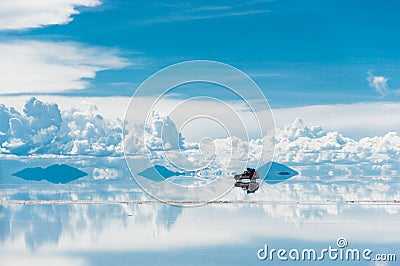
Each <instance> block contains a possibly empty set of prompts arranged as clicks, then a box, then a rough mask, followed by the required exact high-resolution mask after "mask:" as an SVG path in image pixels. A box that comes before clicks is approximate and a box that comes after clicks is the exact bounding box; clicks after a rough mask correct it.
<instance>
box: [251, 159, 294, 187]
mask: <svg viewBox="0 0 400 266" xmlns="http://www.w3.org/2000/svg"><path fill="white" fill-rule="evenodd" d="M257 171H258V175H259V176H260V178H261V180H262V179H264V182H266V183H267V184H276V183H280V182H283V181H285V180H287V179H289V178H292V177H293V176H296V175H298V174H299V173H298V172H297V171H295V170H293V169H292V168H290V167H287V166H286V165H283V164H280V163H276V162H269V163H266V164H265V165H263V166H261V167H260V168H258V169H257Z"/></svg>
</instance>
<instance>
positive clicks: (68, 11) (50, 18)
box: [0, 0, 101, 30]
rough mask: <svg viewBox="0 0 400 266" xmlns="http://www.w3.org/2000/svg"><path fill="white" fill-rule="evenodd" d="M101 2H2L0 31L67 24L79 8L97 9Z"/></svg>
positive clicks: (1, 0) (78, 0)
mask: <svg viewBox="0 0 400 266" xmlns="http://www.w3.org/2000/svg"><path fill="white" fill-rule="evenodd" d="M100 4H101V2H100V1H99V0H38V1H27V0H12V1H9V0H0V30H21V29H27V28H39V27H43V26H46V25H57V24H67V23H69V22H70V21H72V20H73V18H72V17H71V16H72V15H76V14H79V11H78V10H77V7H79V6H85V7H95V6H98V5H100Z"/></svg>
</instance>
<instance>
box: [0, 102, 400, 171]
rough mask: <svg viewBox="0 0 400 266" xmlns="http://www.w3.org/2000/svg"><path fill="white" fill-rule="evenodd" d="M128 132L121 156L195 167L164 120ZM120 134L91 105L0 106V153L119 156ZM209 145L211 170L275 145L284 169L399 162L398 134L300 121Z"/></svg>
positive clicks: (194, 153)
mask: <svg viewBox="0 0 400 266" xmlns="http://www.w3.org/2000/svg"><path fill="white" fill-rule="evenodd" d="M130 126H133V130H129V132H126V134H125V138H126V139H125V141H129V142H130V143H131V145H129V146H128V147H129V148H130V149H129V150H127V152H128V153H129V154H139V155H140V154H143V152H144V151H146V150H147V151H150V152H152V153H153V154H154V155H155V156H156V155H157V154H158V153H159V152H160V151H161V152H162V151H163V150H168V149H170V150H172V151H171V152H170V154H171V156H172V155H173V156H175V155H176V154H175V153H177V152H179V150H180V149H181V148H184V153H185V156H186V157H187V158H188V159H189V160H191V161H194V162H201V160H199V154H201V152H200V153H199V149H201V146H200V145H198V144H196V143H188V142H187V141H185V139H184V138H183V136H181V134H180V133H179V132H178V131H177V129H176V126H175V124H174V122H173V121H172V120H171V119H170V118H169V117H167V116H163V115H162V114H160V113H153V114H152V116H151V117H150V120H149V123H148V125H146V126H144V125H130ZM122 132H123V121H122V120H121V119H107V118H104V117H103V116H102V115H100V113H99V111H98V109H97V107H96V106H94V105H88V106H87V107H86V110H79V109H76V108H72V109H68V110H63V111H61V110H60V109H59V107H58V105H57V104H55V103H43V102H41V101H39V100H38V99H36V98H32V99H30V100H29V101H27V102H26V103H25V106H24V108H23V111H22V112H21V113H20V112H18V111H17V110H16V109H14V108H12V107H10V108H7V107H6V106H4V105H0V152H1V153H8V154H17V155H26V154H66V155H96V156H108V155H113V156H122V155H123V148H122V146H123V145H122ZM163 145H164V149H163V148H162V147H163ZM213 145H215V147H214V146H212V147H210V148H212V150H213V151H215V154H216V156H217V159H218V160H219V161H218V162H216V164H215V165H216V166H223V165H227V164H228V162H226V161H225V160H229V159H230V158H232V159H233V160H237V161H238V162H239V161H243V160H247V158H248V159H249V160H250V162H256V161H258V160H259V159H264V158H263V157H262V154H261V151H262V150H263V149H262V147H263V145H264V147H266V148H270V149H272V148H273V147H274V145H275V158H274V160H275V161H278V162H281V163H289V164H299V165H315V164H321V165H322V164H326V163H338V164H356V163H363V162H365V163H372V164H377V165H380V164H385V163H395V162H399V160H400V136H399V133H398V132H386V133H385V134H384V135H382V136H374V137H364V138H361V139H359V140H356V139H353V138H350V137H346V136H344V135H343V134H341V133H339V132H338V131H326V130H324V129H323V128H322V127H320V126H306V125H304V123H303V121H302V120H301V119H296V120H295V121H294V122H293V123H291V124H288V125H286V126H283V127H280V128H277V130H276V132H275V136H266V137H264V138H263V139H253V140H250V142H248V141H247V140H243V139H240V138H237V137H233V136H232V137H228V138H220V139H216V140H215V141H214V143H213ZM165 148H166V149H165ZM174 150H176V151H174ZM231 150H233V151H235V153H231V152H230V151H231ZM264 150H265V149H264ZM272 152H273V151H272V150H270V153H271V154H272ZM213 154H214V152H213ZM235 154H236V155H238V156H236V157H235V156H234V155H235ZM157 156H158V155H157ZM231 156H233V157H231ZM247 156H248V157H247ZM160 163H162V161H160Z"/></svg>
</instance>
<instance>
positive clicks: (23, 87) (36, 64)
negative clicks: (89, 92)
mask: <svg viewBox="0 0 400 266" xmlns="http://www.w3.org/2000/svg"><path fill="white" fill-rule="evenodd" d="M0 58H1V59H2V60H1V61H0V72H1V73H2V78H1V80H0V94H13V93H44V92H59V91H64V90H76V89H84V88H85V87H87V86H88V84H89V82H88V81H87V80H85V79H93V78H94V77H95V76H96V72H98V71H102V70H107V69H119V68H123V67H125V66H127V65H128V62H127V61H126V60H125V59H124V58H122V57H120V56H119V55H118V51H116V50H113V49H105V48H101V47H88V46H85V45H82V44H79V43H73V42H48V41H12V42H6V43H1V44H0Z"/></svg>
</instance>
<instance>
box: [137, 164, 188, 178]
mask: <svg viewBox="0 0 400 266" xmlns="http://www.w3.org/2000/svg"><path fill="white" fill-rule="evenodd" d="M139 175H140V176H143V177H145V178H147V179H150V180H152V181H155V182H161V181H164V180H165V179H167V178H170V177H173V176H179V175H183V173H180V172H174V171H171V170H169V169H168V168H166V167H165V166H162V165H155V166H153V167H150V168H147V169H146V170H144V171H143V172H140V173H139Z"/></svg>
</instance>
